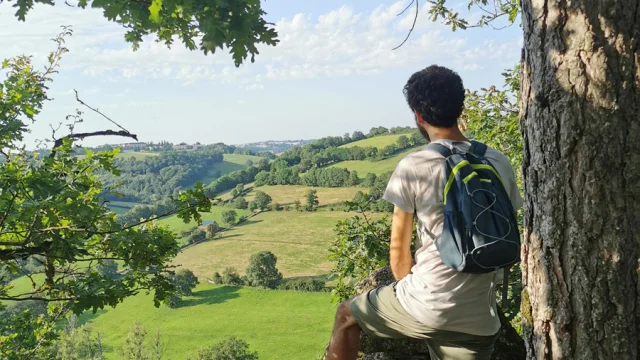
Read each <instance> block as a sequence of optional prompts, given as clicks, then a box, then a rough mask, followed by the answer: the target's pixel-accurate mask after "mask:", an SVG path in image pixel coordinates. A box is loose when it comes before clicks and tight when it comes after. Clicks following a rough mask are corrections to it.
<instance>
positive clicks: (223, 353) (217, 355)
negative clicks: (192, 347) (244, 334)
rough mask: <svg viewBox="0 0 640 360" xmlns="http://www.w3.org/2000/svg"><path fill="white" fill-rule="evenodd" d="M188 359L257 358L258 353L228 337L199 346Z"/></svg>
mask: <svg viewBox="0 0 640 360" xmlns="http://www.w3.org/2000/svg"><path fill="white" fill-rule="evenodd" d="M188 360H258V353H256V352H251V351H250V350H249V344H247V343H246V342H244V341H242V340H240V339H238V338H236V337H230V338H228V339H226V340H222V341H220V342H219V343H217V344H215V345H213V346H211V347H206V348H204V347H203V348H200V349H198V351H197V352H196V353H195V354H193V355H192V356H190V357H189V358H188Z"/></svg>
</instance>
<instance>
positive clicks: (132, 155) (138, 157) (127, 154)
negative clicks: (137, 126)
mask: <svg viewBox="0 0 640 360" xmlns="http://www.w3.org/2000/svg"><path fill="white" fill-rule="evenodd" d="M158 155H160V153H155V152H136V151H132V152H120V154H118V157H119V158H122V159H130V158H134V159H136V160H144V159H145V158H148V157H150V156H158Z"/></svg>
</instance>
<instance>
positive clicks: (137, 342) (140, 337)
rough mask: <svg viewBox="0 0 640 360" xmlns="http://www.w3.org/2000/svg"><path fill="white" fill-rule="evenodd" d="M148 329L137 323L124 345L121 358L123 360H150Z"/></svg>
mask: <svg viewBox="0 0 640 360" xmlns="http://www.w3.org/2000/svg"><path fill="white" fill-rule="evenodd" d="M146 339H147V329H145V328H144V327H143V326H142V325H141V324H140V323H138V322H136V323H135V324H134V325H133V327H132V328H131V330H129V335H127V337H126V339H124V342H123V344H122V348H121V349H120V357H121V358H122V360H150V356H149V353H148V351H147V347H146V344H147V342H146Z"/></svg>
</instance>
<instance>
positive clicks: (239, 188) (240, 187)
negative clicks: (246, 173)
mask: <svg viewBox="0 0 640 360" xmlns="http://www.w3.org/2000/svg"><path fill="white" fill-rule="evenodd" d="M249 161H251V160H249ZM251 165H253V164H251ZM251 165H249V166H251ZM247 167H248V166H247ZM235 190H236V193H237V194H242V192H243V191H244V184H238V185H236V189H235Z"/></svg>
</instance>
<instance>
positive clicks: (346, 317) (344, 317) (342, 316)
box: [336, 300, 358, 327]
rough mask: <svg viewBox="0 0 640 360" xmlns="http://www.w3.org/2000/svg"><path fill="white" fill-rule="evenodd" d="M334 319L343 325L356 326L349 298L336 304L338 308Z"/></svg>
mask: <svg viewBox="0 0 640 360" xmlns="http://www.w3.org/2000/svg"><path fill="white" fill-rule="evenodd" d="M336 321H337V322H340V323H341V324H342V325H343V326H348V327H356V326H358V322H357V321H356V319H355V318H354V317H353V313H352V312H351V300H347V301H343V302H341V303H340V305H338V310H336Z"/></svg>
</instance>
